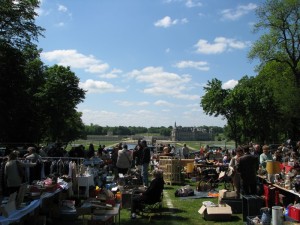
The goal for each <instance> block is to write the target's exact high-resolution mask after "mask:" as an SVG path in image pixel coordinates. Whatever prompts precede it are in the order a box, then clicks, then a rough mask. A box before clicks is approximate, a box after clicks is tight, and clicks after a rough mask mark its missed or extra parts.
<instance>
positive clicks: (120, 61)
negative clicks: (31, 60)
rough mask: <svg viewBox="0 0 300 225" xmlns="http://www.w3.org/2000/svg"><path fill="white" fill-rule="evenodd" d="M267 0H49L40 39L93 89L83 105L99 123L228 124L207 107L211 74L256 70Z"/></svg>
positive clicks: (50, 58) (227, 82) (231, 77)
mask: <svg viewBox="0 0 300 225" xmlns="http://www.w3.org/2000/svg"><path fill="white" fill-rule="evenodd" d="M262 2H263V1H262V0H261V1H259V0H253V1H247V0H240V1H238V0H42V1H41V7H40V8H39V9H38V14H39V16H38V17H37V18H36V23H37V24H38V25H40V26H42V27H43V28H45V29H46V31H45V33H44V35H45V37H44V38H43V37H40V39H39V43H38V47H39V48H41V49H43V51H42V54H41V59H42V61H43V62H44V63H45V64H46V65H49V66H52V65H53V64H59V65H64V66H70V68H71V70H72V71H73V72H74V73H75V74H76V76H77V77H79V78H80V87H81V88H83V89H85V90H86V91H87V93H86V98H85V100H84V102H83V103H81V104H79V105H78V111H80V112H82V113H83V116H82V120H83V122H84V123H85V124H87V125H89V124H91V123H93V124H98V125H100V126H145V127H151V126H154V127H156V126H158V127H160V126H166V127H168V126H173V125H174V123H175V122H176V124H177V125H180V126H202V125H207V126H221V127H223V126H224V125H225V124H226V121H225V120H223V119H222V118H221V117H218V118H216V117H213V116H212V117H210V116H207V115H205V113H204V112H203V110H202V108H201V107H200V101H201V96H203V94H204V90H203V87H204V86H205V85H206V84H207V82H208V81H210V80H211V79H212V78H217V79H219V80H221V81H222V82H223V84H224V88H232V87H234V85H236V84H237V82H238V80H239V79H240V78H241V77H243V76H244V75H248V76H255V75H256V73H255V72H254V69H255V66H256V65H257V62H250V61H249V60H248V58H247V54H248V52H249V50H250V48H251V44H253V42H254V41H256V40H257V39H258V38H259V36H258V34H254V33H253V32H252V30H253V24H255V23H256V22H257V17H256V15H255V9H256V8H257V7H258V6H259V5H260V4H262Z"/></svg>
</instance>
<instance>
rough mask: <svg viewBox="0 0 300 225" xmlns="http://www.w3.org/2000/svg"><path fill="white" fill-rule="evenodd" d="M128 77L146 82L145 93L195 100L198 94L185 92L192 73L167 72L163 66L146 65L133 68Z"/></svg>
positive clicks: (189, 84) (188, 86) (189, 83)
mask: <svg viewBox="0 0 300 225" xmlns="http://www.w3.org/2000/svg"><path fill="white" fill-rule="evenodd" d="M127 77H128V78H131V79H135V80H136V81H137V82H140V83H145V84H146V87H145V88H144V89H143V90H142V92H143V93H147V94H151V95H166V96H169V97H174V98H178V99H186V100H195V99H198V98H200V97H199V96H198V95H189V94H186V93H184V92H185V91H187V90H189V88H190V86H192V85H193V84H192V83H191V76H190V75H181V76H180V75H178V74H175V73H170V72H166V71H164V70H163V68H161V67H146V68H144V69H142V70H133V71H132V72H130V73H128V74H127Z"/></svg>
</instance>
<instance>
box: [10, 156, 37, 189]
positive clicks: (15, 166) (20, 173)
mask: <svg viewBox="0 0 300 225" xmlns="http://www.w3.org/2000/svg"><path fill="white" fill-rule="evenodd" d="M17 157H18V152H17V151H12V152H11V153H10V154H9V155H8V161H7V163H6V164H5V167H4V176H5V181H6V185H7V191H8V194H12V193H14V192H18V191H19V188H20V186H21V184H22V183H23V179H24V175H25V167H26V166H29V167H33V166H35V165H36V163H23V162H21V161H18V159H17Z"/></svg>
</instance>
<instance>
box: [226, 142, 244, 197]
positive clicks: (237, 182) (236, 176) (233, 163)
mask: <svg viewBox="0 0 300 225" xmlns="http://www.w3.org/2000/svg"><path fill="white" fill-rule="evenodd" d="M235 152H236V155H235V156H234V157H232V158H231V160H230V162H229V169H230V170H231V172H232V182H233V186H234V189H235V191H236V196H237V197H238V198H239V197H240V193H241V174H240V173H239V172H238V171H237V167H238V164H239V162H240V158H241V157H242V156H243V153H244V152H243V149H242V148H241V147H238V148H237V149H236V150H235Z"/></svg>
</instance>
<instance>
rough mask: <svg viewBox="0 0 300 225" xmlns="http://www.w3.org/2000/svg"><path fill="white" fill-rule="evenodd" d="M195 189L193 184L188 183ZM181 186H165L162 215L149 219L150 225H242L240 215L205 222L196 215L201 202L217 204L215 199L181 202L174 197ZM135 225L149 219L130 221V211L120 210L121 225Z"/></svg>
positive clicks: (141, 218)
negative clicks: (223, 220) (169, 202)
mask: <svg viewBox="0 0 300 225" xmlns="http://www.w3.org/2000/svg"><path fill="white" fill-rule="evenodd" d="M188 184H189V185H191V186H192V187H193V188H195V183H188ZM181 186H182V185H166V186H165V190H164V202H163V210H162V214H161V215H159V214H157V215H153V216H152V217H151V219H150V223H151V224H158V225H160V224H161V225H162V224H164V225H166V224H167V225H182V224H189V225H199V224H205V225H206V224H207V225H210V224H211V225H212V224H217V225H218V224H227V225H228V224H234V225H243V224H244V222H243V220H242V214H233V215H232V217H231V221H227V222H221V221H206V220H204V219H203V217H202V215H200V214H199V213H198V210H199V209H200V207H201V206H202V202H203V201H212V202H214V203H217V201H218V199H217V198H209V199H208V198H202V199H189V200H182V199H181V198H178V197H175V195H174V193H175V191H176V190H177V189H178V188H180V187H181ZM168 199H170V200H171V204H172V205H173V207H172V208H171V207H170V206H168V205H167V201H168ZM127 224H128V225H129V224H130V225H135V224H149V217H140V216H138V218H137V219H134V220H133V219H130V209H122V210H121V225H127Z"/></svg>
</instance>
